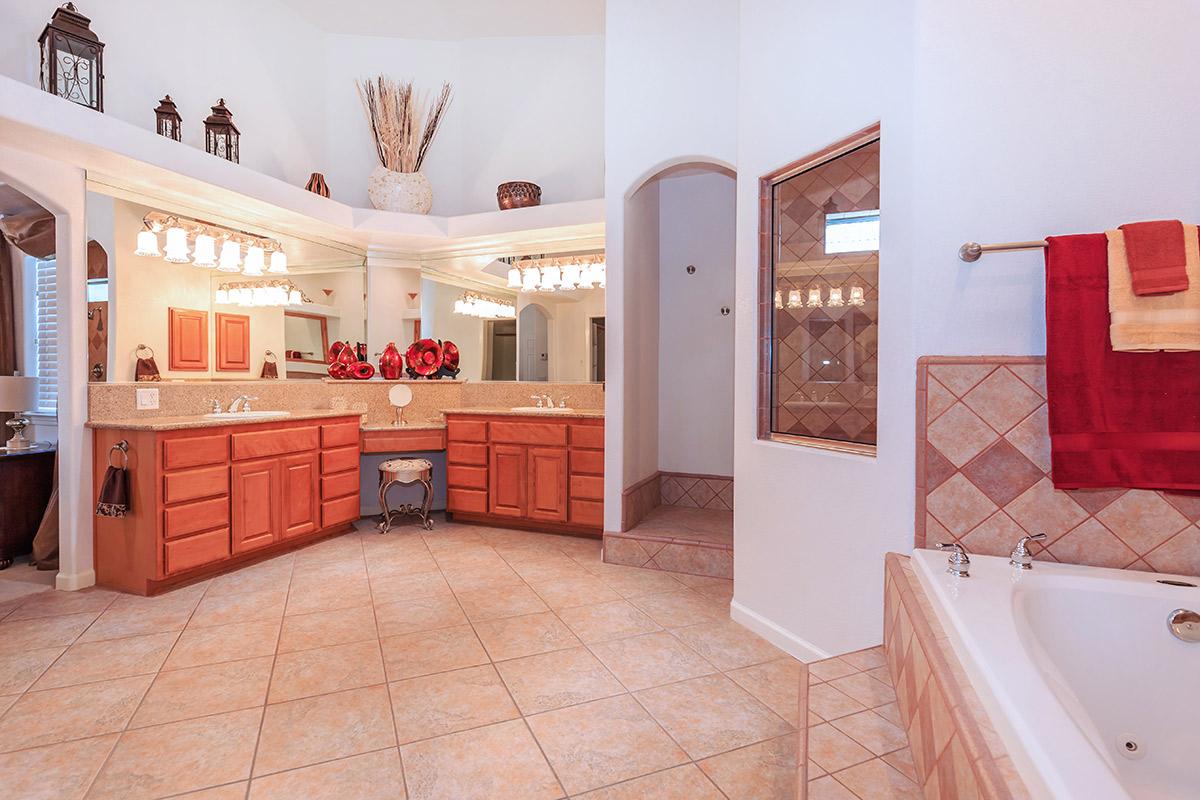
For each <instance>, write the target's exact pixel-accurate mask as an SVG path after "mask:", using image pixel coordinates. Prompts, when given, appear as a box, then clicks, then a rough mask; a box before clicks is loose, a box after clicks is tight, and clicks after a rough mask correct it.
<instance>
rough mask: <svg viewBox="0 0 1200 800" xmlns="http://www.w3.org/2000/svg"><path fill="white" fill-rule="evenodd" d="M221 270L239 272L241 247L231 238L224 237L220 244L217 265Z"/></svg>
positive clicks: (240, 267)
mask: <svg viewBox="0 0 1200 800" xmlns="http://www.w3.org/2000/svg"><path fill="white" fill-rule="evenodd" d="M217 269H218V270H219V271H221V272H241V270H242V247H241V245H239V244H238V243H237V242H235V241H233V240H232V239H226V240H225V241H224V242H223V243H222V244H221V263H219V264H218V265H217Z"/></svg>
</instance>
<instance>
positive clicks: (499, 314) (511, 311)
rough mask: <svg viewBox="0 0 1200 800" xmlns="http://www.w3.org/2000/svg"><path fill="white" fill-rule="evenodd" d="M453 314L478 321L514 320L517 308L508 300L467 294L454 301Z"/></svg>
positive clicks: (472, 293) (473, 293)
mask: <svg viewBox="0 0 1200 800" xmlns="http://www.w3.org/2000/svg"><path fill="white" fill-rule="evenodd" d="M454 313H455V314H462V315H463V316H465V317H478V318H479V319H516V317H517V307H516V306H515V305H513V304H512V303H511V302H509V301H508V300H501V299H500V298H498V297H489V296H488V295H484V294H476V293H475V292H467V293H466V294H464V295H463V296H462V297H460V298H459V299H457V300H455V301H454Z"/></svg>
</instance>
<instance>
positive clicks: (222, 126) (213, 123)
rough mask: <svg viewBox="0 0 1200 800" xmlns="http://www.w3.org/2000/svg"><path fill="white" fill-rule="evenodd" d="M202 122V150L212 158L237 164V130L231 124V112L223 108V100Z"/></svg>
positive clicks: (223, 99) (218, 102)
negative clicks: (217, 157) (218, 157)
mask: <svg viewBox="0 0 1200 800" xmlns="http://www.w3.org/2000/svg"><path fill="white" fill-rule="evenodd" d="M212 112H213V113H212V114H211V115H210V116H209V117H208V119H206V120H204V149H205V150H207V151H208V152H210V153H212V154H213V155H214V156H220V157H221V158H224V159H227V160H229V161H232V162H233V163H235V164H236V163H238V129H237V126H236V125H234V124H233V112H231V111H230V110H229V109H228V108H226V107H225V98H223V97H222V98H221V99H220V100H218V101H217V104H216V105H215V106H213V107H212Z"/></svg>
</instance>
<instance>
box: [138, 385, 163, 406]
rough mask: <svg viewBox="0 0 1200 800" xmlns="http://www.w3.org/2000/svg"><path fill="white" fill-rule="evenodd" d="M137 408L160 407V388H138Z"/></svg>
mask: <svg viewBox="0 0 1200 800" xmlns="http://www.w3.org/2000/svg"><path fill="white" fill-rule="evenodd" d="M136 394H137V410H138V411H154V410H155V409H157V408H158V389H137V390H136Z"/></svg>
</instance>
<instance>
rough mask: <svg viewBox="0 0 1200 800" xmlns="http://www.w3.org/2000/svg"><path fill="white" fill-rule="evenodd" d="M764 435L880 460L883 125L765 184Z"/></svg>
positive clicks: (776, 174)
mask: <svg viewBox="0 0 1200 800" xmlns="http://www.w3.org/2000/svg"><path fill="white" fill-rule="evenodd" d="M761 190H762V197H761V200H762V203H761V206H760V208H761V210H762V213H763V215H764V219H763V223H764V224H763V225H762V227H761V231H762V234H761V237H762V238H761V242H760V247H761V251H762V252H761V273H760V274H761V291H762V296H761V297H760V308H761V309H762V314H761V319H760V334H759V335H760V350H761V360H760V398H759V437H760V438H763V439H771V440H775V441H785V442H792V443H796V444H802V445H811V446H816V447H825V448H829V449H836V450H848V451H852V452H857V453H863V454H868V455H873V454H874V452H875V444H876V436H877V425H876V422H877V395H878V384H877V376H878V371H879V370H878V359H879V346H878V345H879V126H878V125H873V126H871V127H870V128H867V129H865V130H862V131H859V132H858V133H856V134H855V135H853V136H851V137H849V138H847V139H844V140H842V141H841V142H838V143H837V144H835V145H833V146H831V147H829V148H826V149H825V150H823V151H821V152H820V153H817V154H814V155H812V156H809V157H808V158H805V159H802V160H801V161H798V162H796V163H794V164H790V165H788V166H787V167H785V168H783V169H781V170H778V171H776V172H774V173H771V174H770V175H767V176H765V177H764V178H763V179H762V181H761Z"/></svg>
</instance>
